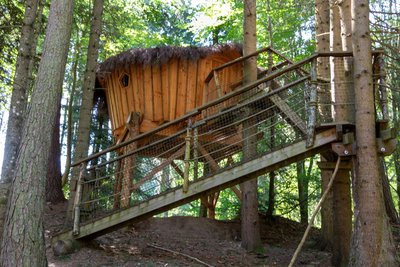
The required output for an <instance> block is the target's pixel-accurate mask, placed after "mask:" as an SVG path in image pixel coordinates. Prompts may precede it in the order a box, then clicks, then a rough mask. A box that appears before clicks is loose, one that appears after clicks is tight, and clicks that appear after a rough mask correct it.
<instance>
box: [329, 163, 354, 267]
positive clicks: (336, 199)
mask: <svg viewBox="0 0 400 267" xmlns="http://www.w3.org/2000/svg"><path fill="white" fill-rule="evenodd" d="M332 188H333V192H332V193H333V242H332V245H333V247H332V252H333V255H332V263H333V265H335V266H347V265H348V262H349V254H350V240H351V231H352V215H353V214H352V211H351V194H350V175H349V170H348V169H339V170H338V172H337V174H336V178H335V180H334V182H333V187H332Z"/></svg>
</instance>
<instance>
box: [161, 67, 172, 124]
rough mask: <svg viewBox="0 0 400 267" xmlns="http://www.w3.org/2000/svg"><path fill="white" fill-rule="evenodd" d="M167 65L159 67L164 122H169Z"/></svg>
mask: <svg viewBox="0 0 400 267" xmlns="http://www.w3.org/2000/svg"><path fill="white" fill-rule="evenodd" d="M168 65H169V64H163V65H162V66H161V91H162V101H163V114H164V120H165V121H169V120H171V118H170V112H169V111H170V101H169V90H170V87H169V82H168Z"/></svg>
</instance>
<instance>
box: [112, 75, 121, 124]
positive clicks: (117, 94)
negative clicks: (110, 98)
mask: <svg viewBox="0 0 400 267" xmlns="http://www.w3.org/2000/svg"><path fill="white" fill-rule="evenodd" d="M112 81H113V86H114V88H115V90H114V91H113V93H114V100H115V107H116V109H115V111H116V112H115V115H116V116H115V117H116V122H115V127H117V128H118V127H120V126H121V125H122V124H123V119H122V116H121V115H122V114H121V113H122V112H121V110H120V106H121V97H120V95H121V92H120V91H121V88H120V86H119V83H118V73H117V72H114V73H113V79H112Z"/></svg>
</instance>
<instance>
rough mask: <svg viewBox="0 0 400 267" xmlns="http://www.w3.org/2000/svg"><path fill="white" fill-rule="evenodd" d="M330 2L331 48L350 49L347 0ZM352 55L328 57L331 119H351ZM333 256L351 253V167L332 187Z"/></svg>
mask: <svg viewBox="0 0 400 267" xmlns="http://www.w3.org/2000/svg"><path fill="white" fill-rule="evenodd" d="M337 3H338V2H334V1H331V19H330V21H331V23H330V24H331V31H330V33H331V38H330V43H331V48H330V49H331V51H352V49H351V34H350V33H349V32H350V29H351V25H350V1H348V0H343V1H340V2H339V5H337ZM351 64H352V60H351V58H339V57H332V58H331V91H332V96H333V100H334V104H335V105H334V107H335V108H334V121H335V122H346V121H347V122H354V108H353V107H354V106H353V105H351V104H350V103H354V94H353V92H354V90H353V87H352V86H351V85H352V84H351V82H352V79H351V78H352V66H351ZM332 194H333V214H332V218H333V242H332V245H333V250H332V251H333V255H332V263H333V264H334V265H335V266H347V265H348V261H349V254H350V240H351V231H352V211H351V194H350V170H347V169H339V171H338V173H337V175H336V179H335V181H334V184H333V187H332Z"/></svg>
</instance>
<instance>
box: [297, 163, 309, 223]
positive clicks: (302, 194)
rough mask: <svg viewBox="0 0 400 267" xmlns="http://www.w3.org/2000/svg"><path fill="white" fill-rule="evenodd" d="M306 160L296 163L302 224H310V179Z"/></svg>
mask: <svg viewBox="0 0 400 267" xmlns="http://www.w3.org/2000/svg"><path fill="white" fill-rule="evenodd" d="M304 163H305V162H304V160H302V161H299V162H297V163H296V172H297V187H298V192H299V206H300V222H301V223H308V177H307V175H306V171H305V164H304Z"/></svg>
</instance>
